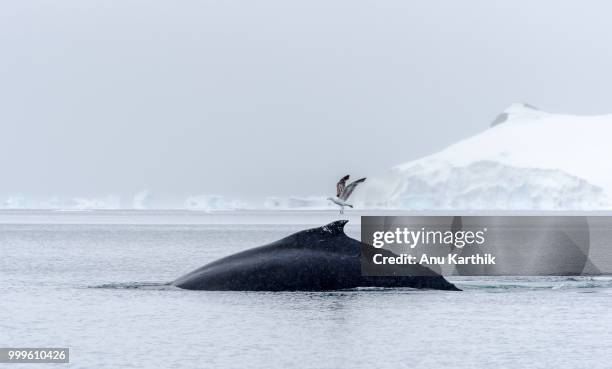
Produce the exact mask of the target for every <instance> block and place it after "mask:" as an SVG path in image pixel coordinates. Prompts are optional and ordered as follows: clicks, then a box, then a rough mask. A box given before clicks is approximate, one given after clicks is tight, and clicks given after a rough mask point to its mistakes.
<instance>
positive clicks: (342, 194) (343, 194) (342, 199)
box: [327, 174, 366, 214]
mask: <svg viewBox="0 0 612 369" xmlns="http://www.w3.org/2000/svg"><path fill="white" fill-rule="evenodd" d="M349 177H350V176H349V175H348V174H347V175H345V176H344V177H342V178H340V180H339V181H338V183H337V184H336V197H328V198H327V199H328V200H330V201H331V202H333V203H334V204H336V205H338V206H340V214H344V207H345V206H348V207H349V208H352V207H353V205H351V204H349V203H348V202H347V200H348V198H349V196H351V194H352V193H353V191H355V188H356V187H357V186H358V185H359V184H360V183H363V182H365V180H366V179H365V177H364V178H360V179H358V180H356V181H353V182H351V183H350V184H348V185H347V184H346V181H348V179H349Z"/></svg>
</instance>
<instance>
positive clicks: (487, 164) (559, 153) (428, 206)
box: [356, 103, 612, 210]
mask: <svg viewBox="0 0 612 369" xmlns="http://www.w3.org/2000/svg"><path fill="white" fill-rule="evenodd" d="M610 137H612V115H601V116H574V115H561V114H552V113H547V112H543V111H540V110H538V109H537V108H535V107H533V106H531V105H528V104H523V103H517V104H512V105H511V106H510V107H508V108H507V109H506V110H504V111H503V112H502V113H501V114H499V115H498V116H497V117H496V118H495V119H494V120H493V122H492V123H491V125H490V127H489V128H488V129H487V130H485V131H483V132H481V133H480V134H477V135H475V136H473V137H470V138H468V139H465V140H463V141H460V142H458V143H456V144H454V145H451V146H449V147H447V148H446V149H444V150H442V151H440V152H438V153H436V154H433V155H430V156H427V157H424V158H421V159H418V160H414V161H410V162H407V163H403V164H400V165H397V166H395V167H393V168H391V169H389V170H387V171H386V172H384V173H383V174H382V175H380V176H378V177H375V178H371V179H369V180H368V182H369V183H367V185H366V186H364V188H363V189H362V191H361V192H360V193H357V194H356V195H357V196H356V198H357V199H356V200H358V203H359V204H361V206H363V207H370V208H372V207H374V208H397V209H419V210H454V209H457V210H462V209H466V210H467V209H475V210H476V209H478V210H488V209H491V210H497V209H504V210H601V209H610V208H612V205H611V203H610V198H609V196H608V194H609V193H610V191H611V190H612V175H610V173H612V168H610V165H609V164H607V163H608V160H607V158H609V157H612V145H610V143H609V142H608V141H609V140H610ZM356 202H357V201H356Z"/></svg>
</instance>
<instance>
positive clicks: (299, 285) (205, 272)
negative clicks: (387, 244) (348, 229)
mask: <svg viewBox="0 0 612 369" xmlns="http://www.w3.org/2000/svg"><path fill="white" fill-rule="evenodd" d="M347 222H348V221H346V220H339V221H336V222H333V223H330V224H328V225H325V226H323V227H319V228H313V229H308V230H304V231H301V232H297V233H294V234H292V235H290V236H288V237H285V238H283V239H281V240H278V241H276V242H273V243H271V244H268V245H265V246H261V247H256V248H252V249H249V250H246V251H243V252H239V253H237V254H234V255H230V256H227V257H225V258H222V259H219V260H217V261H214V262H212V263H210V264H207V265H205V266H203V267H201V268H199V269H196V270H194V271H192V272H190V273H188V274H186V275H184V276H182V277H180V278H178V279H177V280H175V281H174V282H173V283H172V284H173V285H174V286H176V287H179V288H184V289H188V290H207V291H329V290H341V289H350V288H356V287H412V288H427V289H439V290H450V291H459V289H458V288H457V287H455V285H453V284H452V283H449V282H448V281H447V280H446V279H444V277H442V276H440V275H438V274H436V273H434V272H433V271H429V270H428V269H427V268H425V267H423V266H417V267H418V268H424V269H427V272H426V273H419V275H418V276H385V277H379V276H363V275H362V274H361V263H360V256H361V255H360V254H361V252H360V250H361V242H359V241H357V240H355V239H352V238H350V237H348V236H347V235H346V234H345V233H344V225H345V224H346V223H347ZM390 255H391V254H390ZM423 274H425V275H423Z"/></svg>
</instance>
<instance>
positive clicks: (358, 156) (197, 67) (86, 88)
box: [0, 0, 612, 200]
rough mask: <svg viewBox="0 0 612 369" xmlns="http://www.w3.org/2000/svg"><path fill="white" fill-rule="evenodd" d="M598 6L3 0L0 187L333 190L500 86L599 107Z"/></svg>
mask: <svg viewBox="0 0 612 369" xmlns="http://www.w3.org/2000/svg"><path fill="white" fill-rule="evenodd" d="M611 8H612V6H611V5H609V3H608V2H605V1H582V2H577V1H552V0H548V1H537V2H534V1H516V0H513V1H501V0H500V1H484V0H483V1H466V0H464V1H461V2H457V1H421V2H416V1H389V0H385V1H348V0H347V1H332V2H330V1H302V2H293V1H292V2H287V1H281V0H278V1H269V0H262V1H256V2H254V1H181V2H171V1H153V0H147V1H123V0H121V1H108V0H104V1H78V0H63V1H59V2H58V1H28V0H24V1H12V2H2V4H1V5H0V46H1V50H2V51H1V53H2V54H1V57H0V133H1V136H2V145H1V149H0V150H1V151H0V154H1V155H0V167H1V168H2V171H3V172H2V181H1V182H0V200H2V199H5V198H7V197H8V196H14V195H20V196H24V197H25V198H28V197H39V198H47V197H48V198H51V197H53V196H59V197H78V196H107V195H113V196H132V195H133V194H134V193H136V192H138V191H140V190H143V189H147V190H148V191H150V193H152V194H154V195H155V196H157V197H159V198H184V197H185V196H190V195H198V194H221V195H228V196H234V197H252V196H267V195H280V196H286V195H311V194H333V191H334V185H335V182H336V180H337V179H338V178H339V177H340V176H342V175H344V174H346V173H351V174H353V175H355V176H370V175H375V174H376V173H379V172H380V171H382V170H384V169H385V168H388V167H390V166H393V165H395V164H398V163H401V162H405V161H409V160H412V159H416V158H418V157H421V156H424V155H427V154H430V153H433V152H436V151H438V150H440V149H442V148H444V147H445V146H447V145H449V144H451V143H453V142H456V141H458V140H460V139H462V138H466V137H469V136H471V135H473V134H475V133H477V132H480V131H482V130H484V129H486V128H487V127H488V126H489V124H490V122H491V121H492V120H493V119H494V118H495V116H496V115H497V114H498V113H500V112H501V111H502V110H503V109H504V108H506V107H507V106H508V105H510V104H511V103H512V102H515V101H525V102H528V103H530V104H533V105H535V106H537V107H539V108H541V109H543V110H546V111H551V112H559V113H573V114H602V113H612V106H611V103H610V101H611V100H610V96H609V88H610V86H611V85H612V73H610V66H611V65H612V51H611V49H610V45H612V33H611V32H609V30H610V23H609V15H610V14H611V11H612V9H611ZM552 134H553V135H554V133H552ZM551 139H554V136H551Z"/></svg>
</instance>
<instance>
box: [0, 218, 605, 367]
mask: <svg viewBox="0 0 612 369" xmlns="http://www.w3.org/2000/svg"><path fill="white" fill-rule="evenodd" d="M345 216H346V217H348V218H349V219H351V223H349V225H348V226H347V233H348V234H349V235H351V236H353V237H358V236H359V228H358V217H357V215H356V214H355V213H349V214H345ZM336 217H337V213H332V212H325V213H313V212H276V213H274V212H258V213H244V212H243V213H213V214H209V213H197V212H152V211H149V212H146V211H145V212H133V211H132V212H130V211H115V212H110V211H102V212H100V211H98V212H57V211H56V212H53V211H38V212H34V211H4V212H1V213H0V296H1V299H2V301H1V302H0V347H70V364H19V366H18V367H19V368H41V367H43V366H44V367H47V366H49V367H70V368H265V369H274V368H283V369H284V368H294V367H300V368H402V367H410V368H435V367H446V368H490V367H502V368H504V367H509V368H519V367H529V368H551V367H554V368H557V369H559V368H578V367H580V368H587V367H588V368H610V367H611V364H610V350H611V348H612V329H611V328H610V327H612V309H611V307H612V278H610V277H605V276H603V277H537V278H535V277H520V278H518V277H512V278H510V277H506V278H501V277H495V278H493V277H488V278H484V277H480V278H475V277H470V278H467V277H463V278H454V279H451V281H453V282H454V283H456V284H457V285H458V286H459V287H460V288H462V289H463V290H464V291H463V292H448V291H421V290H413V289H406V288H402V289H382V288H367V289H356V290H347V291H334V292H282V293H270V292H205V291H185V290H181V289H178V288H174V287H172V286H170V285H168V282H170V281H172V280H173V279H175V278H177V277H179V276H181V275H183V274H185V273H186V272H189V271H190V270H192V269H195V268H197V267H199V266H201V265H204V264H206V263H208V262H210V261H213V260H215V259H218V258H220V257H223V256H226V255H229V254H232V253H235V252H238V251H241V250H245V249H247V248H250V247H254V246H258V245H262V244H266V243H268V242H271V241H275V240H277V239H279V238H282V237H284V236H287V235H289V234H291V233H293V232H296V231H298V230H302V229H304V228H309V227H315V226H318V225H321V224H323V223H326V222H328V221H330V220H333V219H336ZM7 365H9V364H0V368H2V367H3V366H7ZM7 367H8V366H7Z"/></svg>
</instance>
